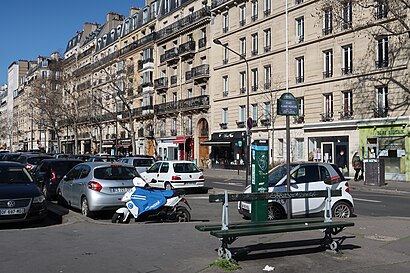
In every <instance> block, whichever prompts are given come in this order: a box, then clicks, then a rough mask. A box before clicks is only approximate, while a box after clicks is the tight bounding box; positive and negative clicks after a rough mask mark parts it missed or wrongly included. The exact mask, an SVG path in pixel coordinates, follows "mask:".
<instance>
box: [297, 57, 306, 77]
mask: <svg viewBox="0 0 410 273" xmlns="http://www.w3.org/2000/svg"><path fill="white" fill-rule="evenodd" d="M304 74H305V60H304V58H303V57H300V58H297V59H296V83H302V82H304Z"/></svg>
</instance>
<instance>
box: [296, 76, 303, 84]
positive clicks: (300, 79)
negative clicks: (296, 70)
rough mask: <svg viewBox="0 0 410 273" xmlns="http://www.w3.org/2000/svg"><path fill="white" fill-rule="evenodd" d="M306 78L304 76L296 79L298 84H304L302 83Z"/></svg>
mask: <svg viewBox="0 0 410 273" xmlns="http://www.w3.org/2000/svg"><path fill="white" fill-rule="evenodd" d="M304 80H305V79H304V77H303V76H299V77H296V83H302V82H304Z"/></svg>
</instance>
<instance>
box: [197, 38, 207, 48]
mask: <svg viewBox="0 0 410 273" xmlns="http://www.w3.org/2000/svg"><path fill="white" fill-rule="evenodd" d="M204 47H206V37H204V38H201V39H199V40H198V48H200V49H201V48H204Z"/></svg>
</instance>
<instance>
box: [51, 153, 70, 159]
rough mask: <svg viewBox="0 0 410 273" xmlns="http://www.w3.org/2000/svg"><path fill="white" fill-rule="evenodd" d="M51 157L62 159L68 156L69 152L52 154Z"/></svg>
mask: <svg viewBox="0 0 410 273" xmlns="http://www.w3.org/2000/svg"><path fill="white" fill-rule="evenodd" d="M53 157H54V158H57V159H63V158H69V157H70V155H69V154H54V155H53Z"/></svg>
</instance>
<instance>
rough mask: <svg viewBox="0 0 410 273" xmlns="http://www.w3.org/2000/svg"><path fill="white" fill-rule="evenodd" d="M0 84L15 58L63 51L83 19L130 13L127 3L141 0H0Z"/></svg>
mask: <svg viewBox="0 0 410 273" xmlns="http://www.w3.org/2000/svg"><path fill="white" fill-rule="evenodd" d="M0 2H1V3H0V7H1V8H0V25H1V26H3V27H2V31H1V32H2V34H1V38H0V85H3V84H5V83H7V69H8V67H9V65H10V64H11V63H12V62H14V61H18V60H37V57H38V56H50V54H51V53H52V52H55V51H59V52H61V53H64V51H65V48H66V45H67V42H68V40H70V39H71V38H72V37H74V35H75V34H76V32H77V31H81V30H82V29H83V23H84V22H97V23H100V24H103V23H105V21H106V15H107V13H108V12H111V11H112V12H116V13H119V14H123V15H125V16H126V17H128V16H129V8H130V7H143V6H144V3H145V1H144V0H65V1H61V0H0Z"/></svg>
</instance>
